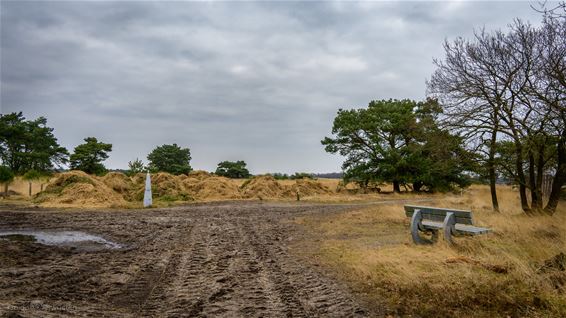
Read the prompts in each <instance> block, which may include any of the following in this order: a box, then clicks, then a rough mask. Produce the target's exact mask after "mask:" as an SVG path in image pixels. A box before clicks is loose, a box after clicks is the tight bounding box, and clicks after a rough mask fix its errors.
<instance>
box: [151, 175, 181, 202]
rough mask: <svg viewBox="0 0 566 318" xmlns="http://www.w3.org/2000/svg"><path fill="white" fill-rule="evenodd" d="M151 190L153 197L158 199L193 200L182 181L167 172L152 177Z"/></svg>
mask: <svg viewBox="0 0 566 318" xmlns="http://www.w3.org/2000/svg"><path fill="white" fill-rule="evenodd" d="M151 190H152V193H153V197H154V198H156V199H159V197H162V198H161V199H165V200H175V201H187V200H192V196H191V195H190V193H189V192H188V191H187V190H186V188H185V187H184V185H183V182H182V180H181V179H180V178H178V177H176V176H174V175H172V174H169V173H165V172H159V173H156V174H154V175H152V176H151ZM142 191H143V188H142ZM142 198H143V193H142Z"/></svg>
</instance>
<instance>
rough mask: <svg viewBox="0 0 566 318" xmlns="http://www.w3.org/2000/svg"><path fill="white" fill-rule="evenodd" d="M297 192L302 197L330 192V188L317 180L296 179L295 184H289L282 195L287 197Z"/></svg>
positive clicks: (293, 195)
mask: <svg viewBox="0 0 566 318" xmlns="http://www.w3.org/2000/svg"><path fill="white" fill-rule="evenodd" d="M297 192H298V193H299V195H300V196H301V197H302V196H314V195H324V194H331V193H332V190H330V189H329V188H328V187H326V186H325V185H323V184H322V183H320V182H318V181H315V180H312V179H306V178H305V179H299V180H296V182H295V184H293V185H291V186H289V187H288V188H287V190H286V191H285V193H284V194H283V195H284V196H287V197H295V196H296V195H297Z"/></svg>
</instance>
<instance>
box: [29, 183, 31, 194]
mask: <svg viewBox="0 0 566 318" xmlns="http://www.w3.org/2000/svg"><path fill="white" fill-rule="evenodd" d="M29 196H30V197H31V181H30V182H29Z"/></svg>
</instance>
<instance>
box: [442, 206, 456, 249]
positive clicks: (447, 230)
mask: <svg viewBox="0 0 566 318" xmlns="http://www.w3.org/2000/svg"><path fill="white" fill-rule="evenodd" d="M455 226H456V216H454V213H452V212H448V213H446V217H445V218H444V224H443V225H442V227H443V229H444V240H445V241H446V243H448V244H449V245H452V244H454V241H452V234H454V232H455V230H454V229H455Z"/></svg>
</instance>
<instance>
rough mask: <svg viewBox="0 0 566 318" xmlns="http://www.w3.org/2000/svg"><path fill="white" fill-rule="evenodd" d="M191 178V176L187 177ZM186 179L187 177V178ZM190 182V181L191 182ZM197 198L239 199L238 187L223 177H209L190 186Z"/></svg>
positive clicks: (240, 196)
mask: <svg viewBox="0 0 566 318" xmlns="http://www.w3.org/2000/svg"><path fill="white" fill-rule="evenodd" d="M189 179H191V178H189ZM187 180H188V179H187ZM191 184H192V182H191ZM191 190H192V192H194V195H195V198H197V199H198V200H219V199H240V198H242V195H241V194H240V191H239V188H238V186H237V185H236V184H234V183H233V182H232V181H231V180H230V179H228V178H225V177H209V178H206V179H204V180H202V181H200V182H198V183H195V184H194V186H193V187H192V188H191Z"/></svg>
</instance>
